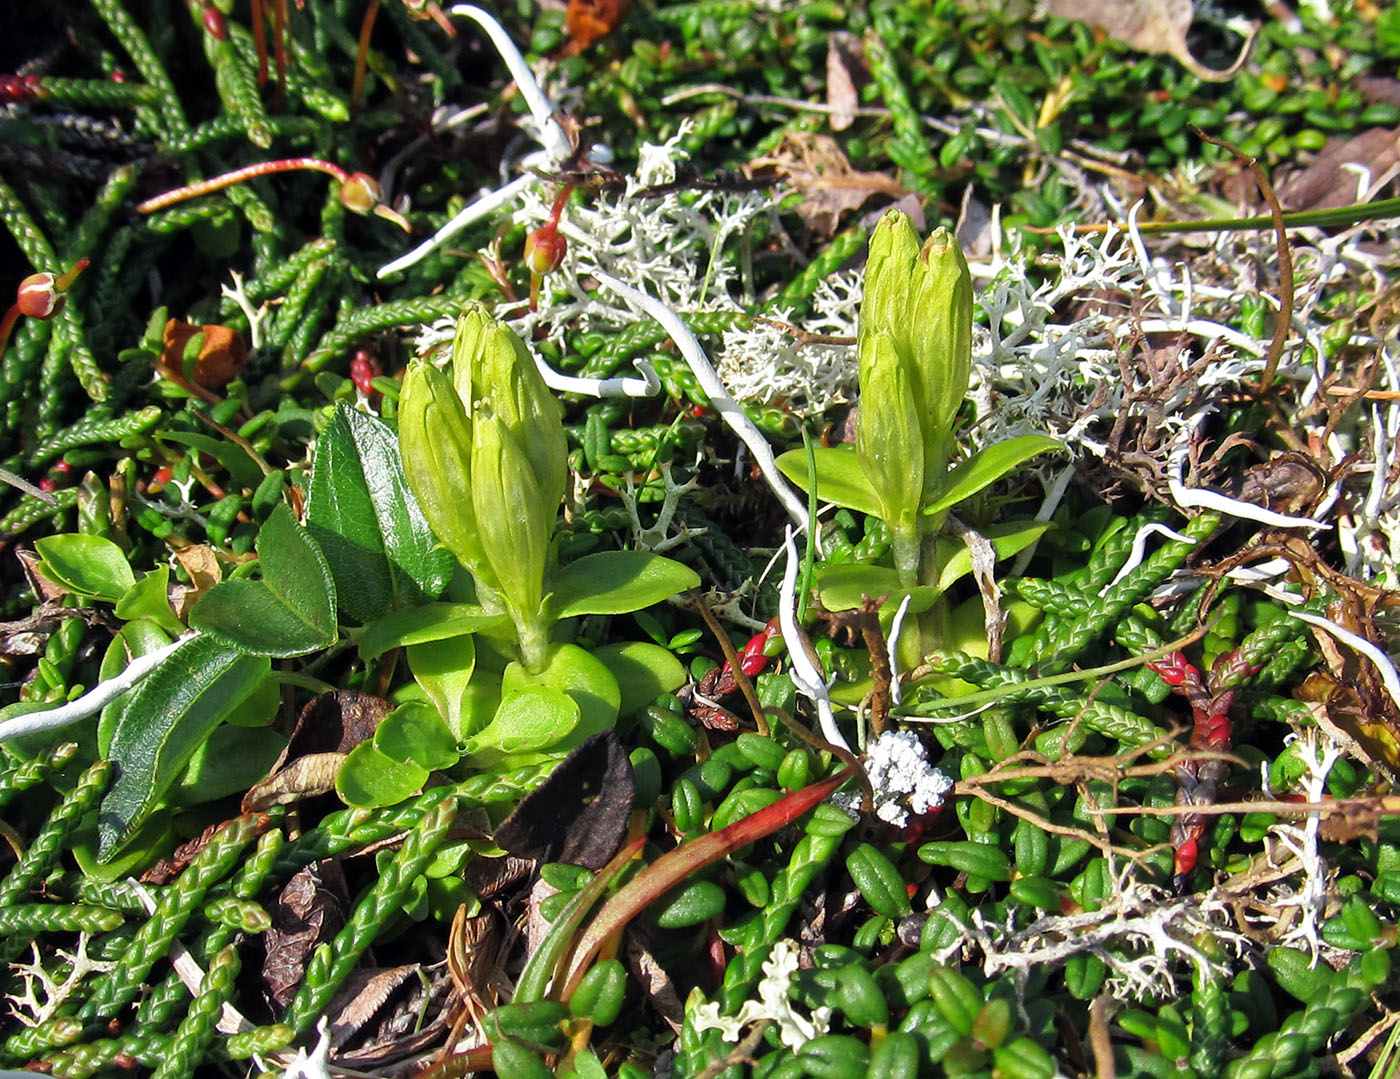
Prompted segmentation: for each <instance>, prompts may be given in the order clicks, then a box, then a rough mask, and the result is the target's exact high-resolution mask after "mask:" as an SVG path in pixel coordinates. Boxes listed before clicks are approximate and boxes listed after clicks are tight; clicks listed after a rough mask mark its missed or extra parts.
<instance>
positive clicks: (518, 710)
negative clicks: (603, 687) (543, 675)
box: [469, 685, 579, 755]
mask: <svg viewBox="0 0 1400 1079" xmlns="http://www.w3.org/2000/svg"><path fill="white" fill-rule="evenodd" d="M578 722H579V706H578V705H577V704H576V703H574V699H573V698H572V697H570V696H569V695H568V694H567V693H565V692H564V691H563V690H559V689H555V688H554V687H553V686H540V685H522V686H520V687H518V688H517V689H516V690H515V691H514V692H511V693H507V694H506V695H505V696H503V697H502V698H501V705H500V707H499V708H497V709H496V715H495V716H494V717H493V718H492V720H491V722H490V723H489V724H487V726H486V728H485V729H484V730H481V731H478V732H477V733H476V734H474V735H472V737H471V739H470V740H469V745H470V748H471V752H472V754H473V755H477V754H482V753H492V752H494V753H497V754H506V755H509V754H512V753H529V752H531V751H533V750H537V749H548V748H549V747H551V746H553V745H555V744H557V743H558V742H560V741H562V740H563V739H564V737H565V736H567V735H568V734H569V733H570V732H571V731H573V729H574V728H575V727H576V726H578Z"/></svg>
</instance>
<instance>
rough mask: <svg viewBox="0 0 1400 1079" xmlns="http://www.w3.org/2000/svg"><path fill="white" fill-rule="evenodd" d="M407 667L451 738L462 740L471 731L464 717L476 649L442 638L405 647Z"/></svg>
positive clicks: (464, 640) (461, 639)
mask: <svg viewBox="0 0 1400 1079" xmlns="http://www.w3.org/2000/svg"><path fill="white" fill-rule="evenodd" d="M408 666H409V669H410V670H412V671H413V680H414V681H415V682H417V683H418V686H419V688H420V689H422V690H423V692H424V693H425V694H427V696H428V699H429V700H430V701H432V703H433V704H434V705H436V706H437V711H438V714H439V715H440V716H441V717H442V720H443V721H445V722H446V723H447V726H448V728H449V729H450V730H451V731H452V733H453V735H454V737H455V738H462V737H465V736H466V734H467V733H468V732H469V731H470V730H471V727H470V725H469V723H468V722H467V720H466V718H465V715H464V713H465V702H466V695H467V688H468V687H469V686H470V685H471V680H472V674H473V672H474V671H475V669H476V646H475V644H474V643H473V641H472V639H471V637H470V636H461V637H444V638H443V639H442V640H440V641H425V642H423V643H422V644H413V645H409V647H408ZM390 756H393V754H392V753H391V754H390ZM419 763H420V764H427V762H426V761H420V762H419ZM444 767H445V766H444Z"/></svg>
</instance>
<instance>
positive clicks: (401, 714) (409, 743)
mask: <svg viewBox="0 0 1400 1079" xmlns="http://www.w3.org/2000/svg"><path fill="white" fill-rule="evenodd" d="M374 748H375V749H377V750H379V752H381V753H383V754H384V755H385V756H386V757H389V758H391V759H393V760H396V761H398V762H399V763H401V764H408V763H410V762H411V763H413V764H416V765H418V766H419V767H420V768H427V769H428V770H429V771H431V770H432V769H434V768H451V767H452V766H453V765H454V764H456V763H457V758H458V756H459V755H460V754H459V753H458V751H457V738H456V736H455V735H453V733H452V732H451V731H450V730H448V729H447V726H446V724H444V723H443V721H442V717H441V716H439V715H438V713H437V709H436V708H434V707H433V706H432V705H430V704H428V703H427V702H426V701H409V702H408V703H407V704H401V705H399V706H398V707H397V708H395V709H394V710H393V711H392V712H390V713H389V714H388V715H387V716H385V717H384V718H383V719H382V720H381V721H380V723H379V726H378V727H376V728H375V729H374Z"/></svg>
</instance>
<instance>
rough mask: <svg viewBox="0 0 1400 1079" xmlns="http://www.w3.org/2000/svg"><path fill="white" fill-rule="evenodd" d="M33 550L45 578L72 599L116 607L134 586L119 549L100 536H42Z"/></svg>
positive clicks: (128, 568)
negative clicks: (71, 596) (90, 600)
mask: <svg viewBox="0 0 1400 1079" xmlns="http://www.w3.org/2000/svg"><path fill="white" fill-rule="evenodd" d="M34 549H35V550H36V551H38V552H39V557H40V558H42V559H43V560H44V564H43V571H44V575H45V576H46V577H48V578H50V579H51V580H52V581H54V582H55V583H56V584H59V585H62V586H63V587H64V588H66V589H67V590H68V591H70V592H72V593H74V594H75V595H79V596H91V597H92V598H93V599H100V600H104V601H105V602H107V603H116V602H117V600H119V599H121V597H122V595H123V594H124V593H125V592H126V590H127V589H128V588H130V587H131V586H132V585H134V584H135V583H136V574H134V573H132V572H131V566H130V564H129V563H128V562H127V560H126V555H125V554H124V553H123V551H122V549H121V548H120V547H118V546H117V545H116V544H115V543H113V542H112V541H111V540H109V539H103V538H102V537H101V536H86V535H78V534H76V533H73V534H67V535H62V536H45V537H44V538H43V539H40V540H35V541H34Z"/></svg>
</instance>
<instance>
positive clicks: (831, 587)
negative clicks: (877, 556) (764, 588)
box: [817, 563, 941, 614]
mask: <svg viewBox="0 0 1400 1079" xmlns="http://www.w3.org/2000/svg"><path fill="white" fill-rule="evenodd" d="M817 592H818V594H819V595H820V596H821V598H822V606H823V607H825V608H826V609H827V610H828V611H849V610H853V609H854V608H856V607H859V606H860V604H861V599H862V597H864V596H869V597H871V598H872V599H879V598H880V597H881V596H887V597H888V598H887V599H886V600H885V603H886V605H887V606H890V609H891V610H893V609H894V607H897V606H899V604H900V602H901V601H902V600H903V599H904V597H905V596H906V595H910V594H912V595H913V597H914V598H913V599H912V600H910V603H909V610H910V613H912V614H917V613H919V612H920V611H926V610H928V609H929V608H930V607H931V606H933V602H934V600H936V599H937V598H938V596H939V594H940V592H941V590H940V589H937V588H932V587H927V586H926V587H922V588H915V589H913V590H912V592H911V590H909V589H905V588H902V587H901V586H900V583H899V574H898V573H896V572H895V571H894V570H892V569H890V568H888V567H887V566H865V565H859V564H856V563H848V564H844V565H839V566H829V567H828V568H826V569H824V570H821V571H820V572H819V573H818V574H817Z"/></svg>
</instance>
